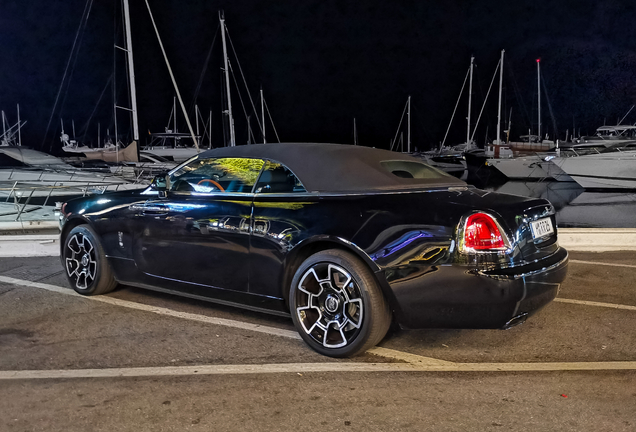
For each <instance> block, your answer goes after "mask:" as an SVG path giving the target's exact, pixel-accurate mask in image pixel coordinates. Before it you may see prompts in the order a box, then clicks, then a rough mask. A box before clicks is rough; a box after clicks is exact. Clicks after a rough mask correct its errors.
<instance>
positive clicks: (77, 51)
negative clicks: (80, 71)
mask: <svg viewBox="0 0 636 432" xmlns="http://www.w3.org/2000/svg"><path fill="white" fill-rule="evenodd" d="M92 7H93V0H91V6H90V7H89V9H88V13H87V15H86V19H85V20H84V22H83V23H82V30H81V32H80V37H79V41H78V43H77V48H76V50H75V56H74V58H73V64H72V65H71V71H70V73H69V75H68V80H67V81H66V84H67V85H66V88H65V90H64V96H63V97H62V102H61V103H60V117H61V116H62V111H63V110H64V106H65V105H66V98H67V96H68V91H69V89H70V87H71V81H72V80H73V74H74V73H75V66H77V59H78V58H79V52H80V49H81V48H82V42H83V41H84V35H85V34H86V25H87V24H88V17H89V15H90V11H91V8H92ZM73 138H75V137H73Z"/></svg>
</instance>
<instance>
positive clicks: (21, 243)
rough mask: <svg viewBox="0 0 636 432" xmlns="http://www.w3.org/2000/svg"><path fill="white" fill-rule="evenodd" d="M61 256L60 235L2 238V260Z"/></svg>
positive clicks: (0, 237) (0, 249) (0, 245)
mask: <svg viewBox="0 0 636 432" xmlns="http://www.w3.org/2000/svg"><path fill="white" fill-rule="evenodd" d="M59 255H60V235H59V234H34V235H2V236H0V258H7V257H43V256H59Z"/></svg>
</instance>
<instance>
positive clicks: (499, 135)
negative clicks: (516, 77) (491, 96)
mask: <svg viewBox="0 0 636 432" xmlns="http://www.w3.org/2000/svg"><path fill="white" fill-rule="evenodd" d="M505 52H506V50H501V60H500V62H499V108H498V109H497V144H501V94H502V92H503V65H504V53H505Z"/></svg>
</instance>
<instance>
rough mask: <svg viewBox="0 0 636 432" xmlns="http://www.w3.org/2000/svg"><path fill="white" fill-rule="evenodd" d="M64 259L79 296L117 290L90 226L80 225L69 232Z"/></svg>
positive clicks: (111, 272)
mask: <svg viewBox="0 0 636 432" xmlns="http://www.w3.org/2000/svg"><path fill="white" fill-rule="evenodd" d="M63 259H64V267H65V268H66V276H67V277H68V281H69V283H70V284H71V286H72V287H73V289H74V290H75V291H77V292H78V293H80V294H84V295H98V294H106V293H107V292H110V291H112V290H114V289H115V288H116V287H117V281H115V277H114V276H113V271H112V269H111V268H110V265H109V264H108V261H107V260H106V256H105V254H104V250H103V249H102V246H101V245H100V243H99V240H97V235H96V234H95V231H93V229H92V228H91V227H90V226H88V225H79V226H76V227H75V228H73V229H72V230H71V231H70V232H69V233H68V235H67V236H66V240H65V241H64V256H63Z"/></svg>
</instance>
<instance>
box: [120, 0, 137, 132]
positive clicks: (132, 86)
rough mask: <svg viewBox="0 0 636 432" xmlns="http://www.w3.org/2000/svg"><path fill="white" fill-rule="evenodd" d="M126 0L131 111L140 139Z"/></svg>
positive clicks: (135, 129) (126, 13) (135, 130)
mask: <svg viewBox="0 0 636 432" xmlns="http://www.w3.org/2000/svg"><path fill="white" fill-rule="evenodd" d="M123 1H124V26H125V27H126V50H125V51H126V53H127V54H128V80H129V82H130V111H131V113H132V123H133V124H132V127H133V139H134V140H135V141H139V122H138V119H137V89H136V87H135V66H134V65H133V51H132V35H131V31H130V11H129V9H128V0H123Z"/></svg>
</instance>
